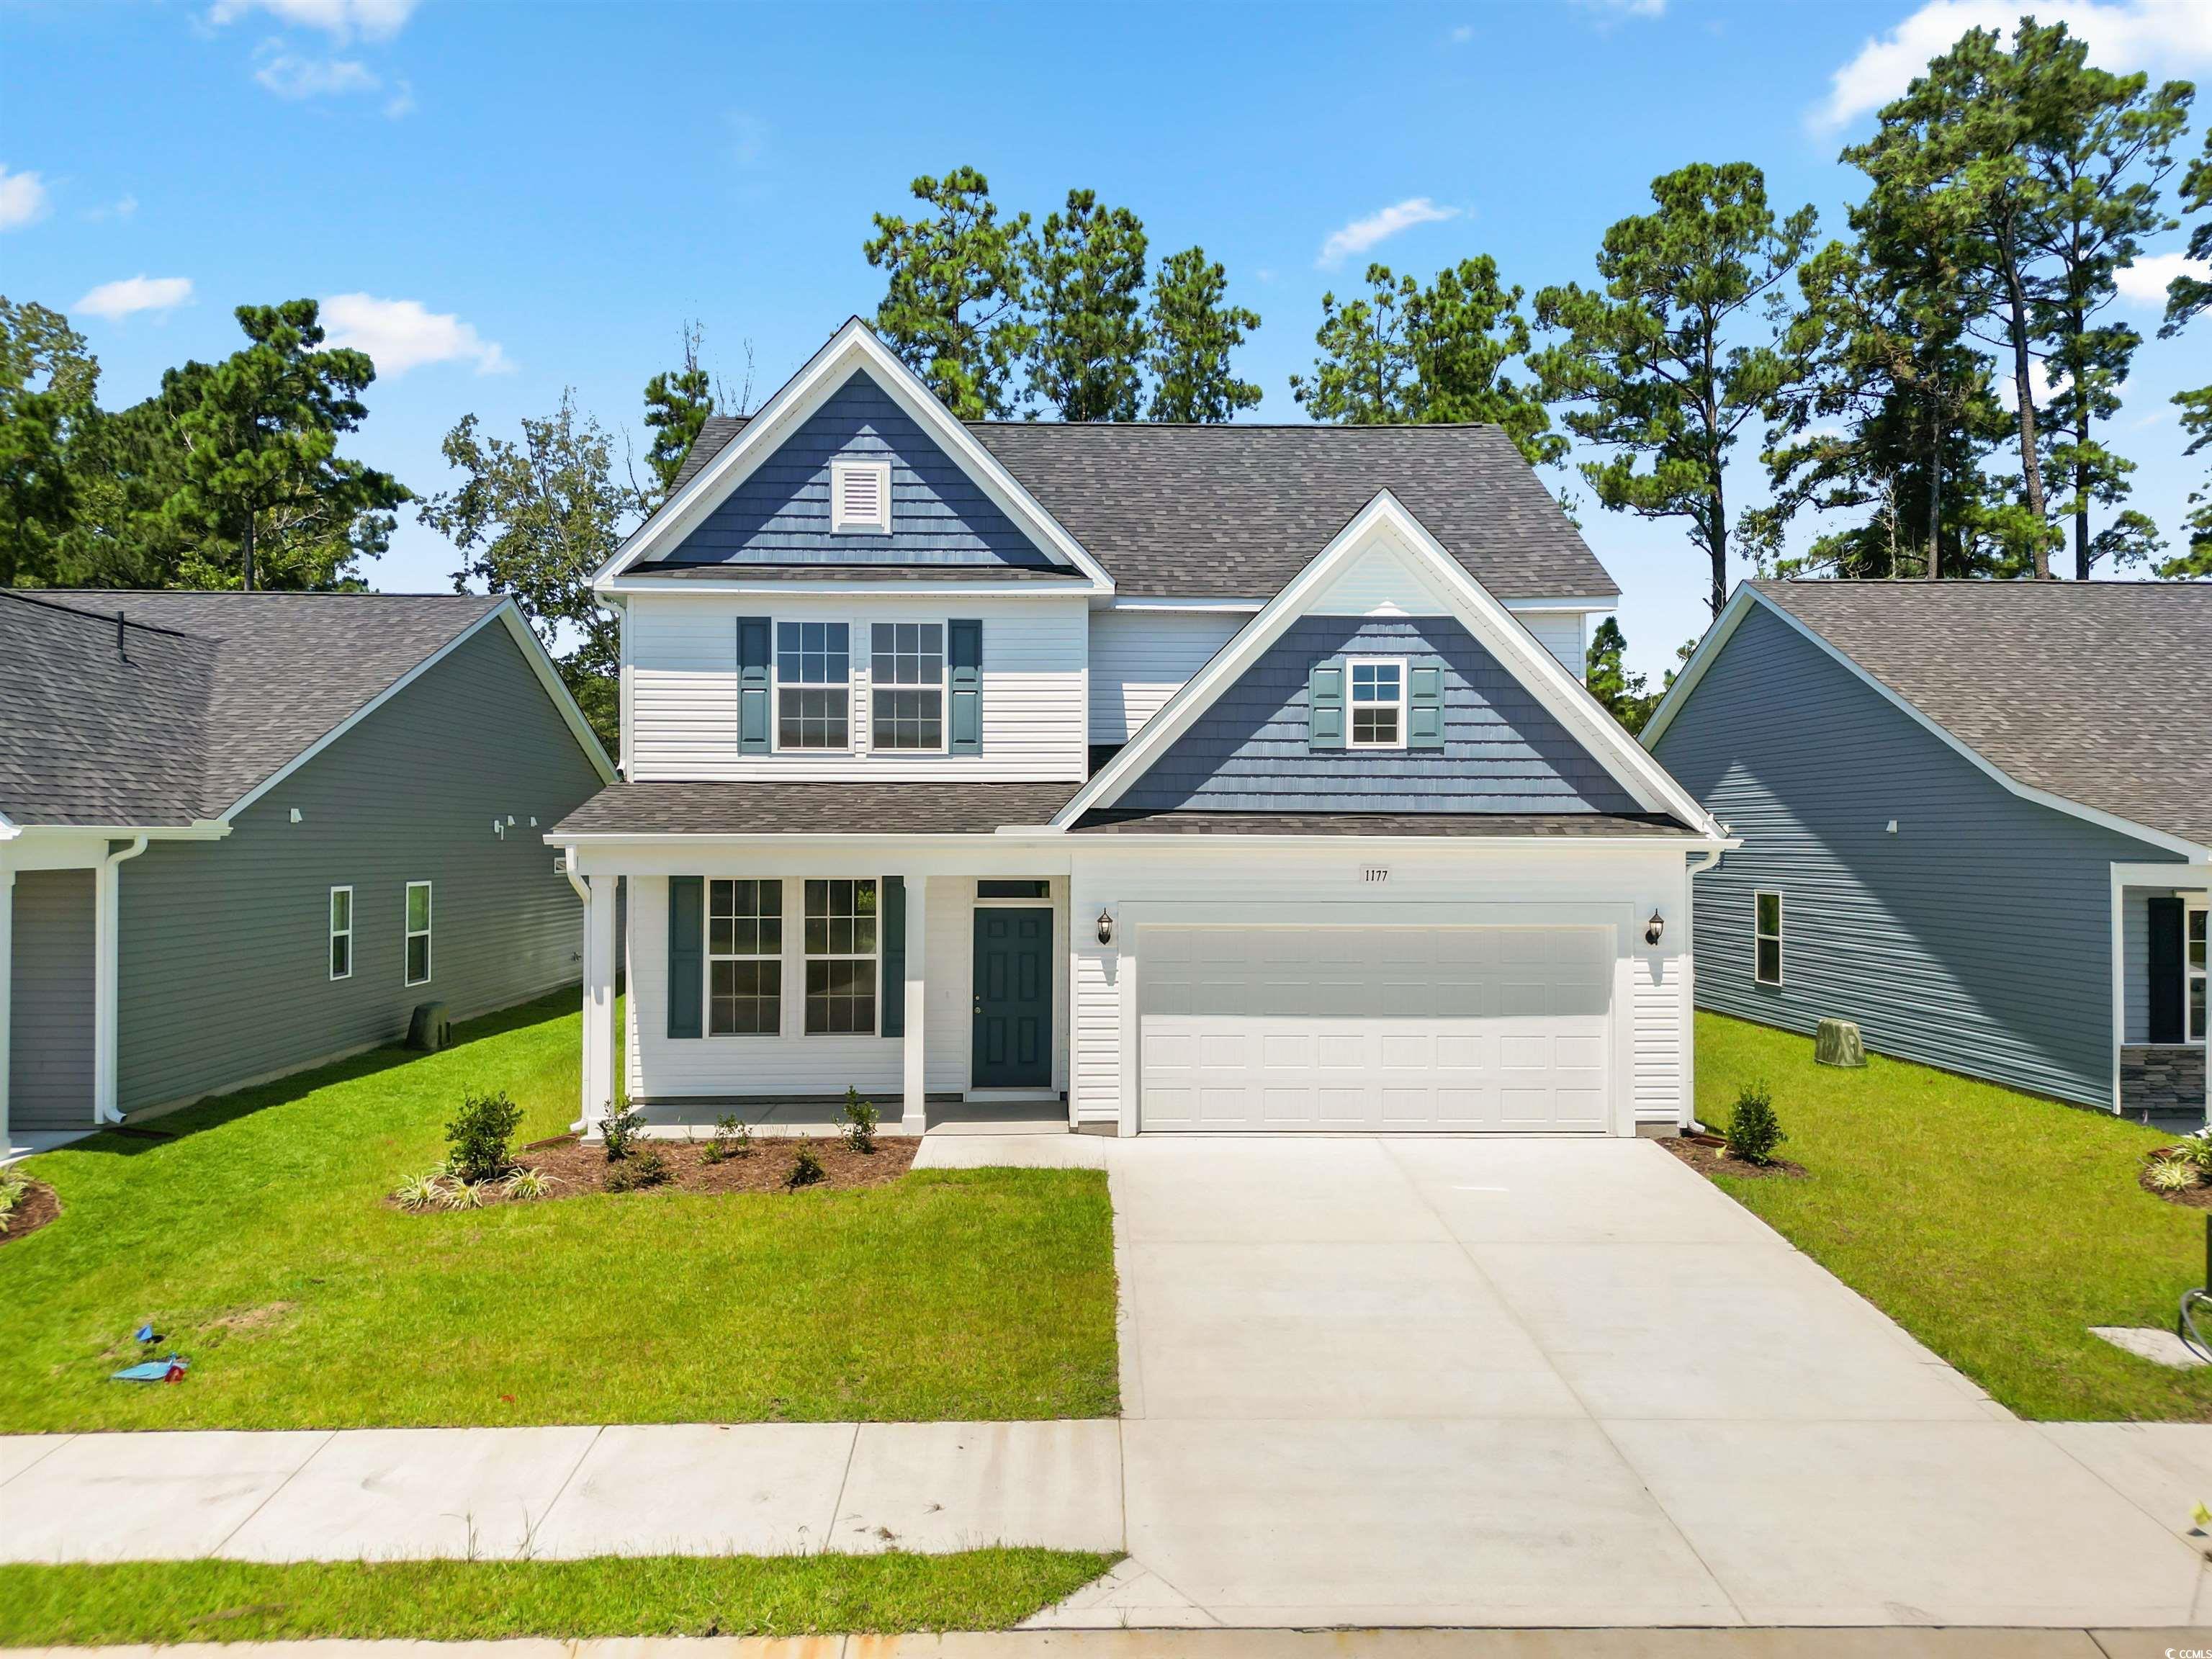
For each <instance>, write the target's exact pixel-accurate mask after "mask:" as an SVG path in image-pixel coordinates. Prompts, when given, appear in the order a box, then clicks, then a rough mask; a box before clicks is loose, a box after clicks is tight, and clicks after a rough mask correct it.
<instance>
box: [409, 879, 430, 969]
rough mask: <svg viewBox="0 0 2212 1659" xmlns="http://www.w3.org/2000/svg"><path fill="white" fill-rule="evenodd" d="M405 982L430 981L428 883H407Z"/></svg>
mask: <svg viewBox="0 0 2212 1659" xmlns="http://www.w3.org/2000/svg"><path fill="white" fill-rule="evenodd" d="M407 982H408V983H409V984H410V985H428V983H429V982H430V884H429V883H428V882H427V881H410V882H409V883H408V884H407Z"/></svg>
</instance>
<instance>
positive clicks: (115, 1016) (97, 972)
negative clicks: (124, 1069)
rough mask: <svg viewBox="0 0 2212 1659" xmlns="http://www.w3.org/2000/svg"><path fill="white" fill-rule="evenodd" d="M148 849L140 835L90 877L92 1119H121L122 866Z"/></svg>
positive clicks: (105, 859)
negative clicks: (119, 1065)
mask: <svg viewBox="0 0 2212 1659" xmlns="http://www.w3.org/2000/svg"><path fill="white" fill-rule="evenodd" d="M145 850H146V837H145V836H137V837H136V838H135V839H134V840H132V841H131V843H130V844H129V845H128V846H126V847H123V848H118V849H117V850H116V851H114V852H112V853H109V854H107V855H106V857H104V858H102V859H101V860H100V862H99V863H98V864H97V865H95V866H94V867H93V877H92V1121H94V1123H120V1122H122V1121H123V1114H122V1112H121V1111H120V1110H119V1109H118V1107H117V1105H116V1100H117V1097H118V1092H119V1090H118V1082H117V1072H118V1069H119V1067H118V1057H117V1056H118V1048H119V1046H120V1045H119V1043H118V1032H119V1030H121V1026H122V1017H121V999H122V994H123V982H122V981H123V975H122V948H123V871H122V866H123V864H124V862H125V860H129V859H135V858H137V856H138V855H139V854H141V853H143V852H144V851H145Z"/></svg>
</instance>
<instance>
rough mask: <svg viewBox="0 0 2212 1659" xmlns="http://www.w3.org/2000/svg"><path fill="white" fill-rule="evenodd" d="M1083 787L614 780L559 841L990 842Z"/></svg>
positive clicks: (574, 815)
mask: <svg viewBox="0 0 2212 1659" xmlns="http://www.w3.org/2000/svg"><path fill="white" fill-rule="evenodd" d="M1081 787H1083V786H1082V785H1081V784H1079V783H960V782H951V783H933V782H925V781H919V780H912V781H902V780H891V781H884V782H880V783H878V782H867V783H617V784H612V785H610V786H609V787H606V788H605V789H602V790H600V791H599V793H598V794H596V795H594V796H592V798H591V799H589V800H587V801H586V802H585V803H584V804H583V805H581V806H579V807H578V808H577V809H576V810H575V811H573V812H571V813H570V814H569V815H568V817H565V818H563V819H562V820H561V822H560V823H557V824H556V825H555V826H554V828H553V829H552V830H551V831H550V839H552V840H555V841H558V840H559V839H561V837H562V836H778V835H790V836H839V835H844V836H852V835H864V834H865V835H892V836H906V835H914V836H933V835H934V836H945V835H952V836H987V835H989V834H990V833H991V832H992V831H993V830H994V829H998V828H999V827H1000V825H1002V824H1009V823H1024V824H1030V823H1045V822H1047V821H1048V820H1049V819H1050V818H1051V817H1052V815H1053V814H1054V812H1057V811H1060V808H1061V807H1062V806H1064V805H1066V804H1067V802H1068V801H1069V799H1072V798H1073V795H1074V793H1075V792H1076V791H1077V790H1079V789H1080V788H1081Z"/></svg>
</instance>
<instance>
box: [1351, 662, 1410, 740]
mask: <svg viewBox="0 0 2212 1659" xmlns="http://www.w3.org/2000/svg"><path fill="white" fill-rule="evenodd" d="M1345 667H1346V671H1348V672H1349V674H1350V677H1351V682H1352V685H1351V690H1352V734H1351V743H1352V747H1353V748H1354V749H1403V748H1404V747H1405V746H1406V665H1405V663H1404V662H1403V661H1402V660H1401V659H1396V658H1389V657H1352V658H1349V659H1346V663H1345Z"/></svg>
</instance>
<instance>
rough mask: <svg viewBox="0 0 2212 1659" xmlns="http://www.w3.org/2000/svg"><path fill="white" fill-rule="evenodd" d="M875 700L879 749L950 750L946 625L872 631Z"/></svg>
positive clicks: (873, 731) (886, 626)
mask: <svg viewBox="0 0 2212 1659" xmlns="http://www.w3.org/2000/svg"><path fill="white" fill-rule="evenodd" d="M868 631H869V641H868V681H869V685H870V688H871V689H870V691H869V696H870V699H871V701H872V702H873V704H874V711H873V712H874V720H873V722H872V725H871V726H870V727H869V738H868V742H869V744H870V746H872V747H873V748H876V749H921V750H931V749H942V748H944V747H945V624H944V623H871V624H870V626H869V630H868Z"/></svg>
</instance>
